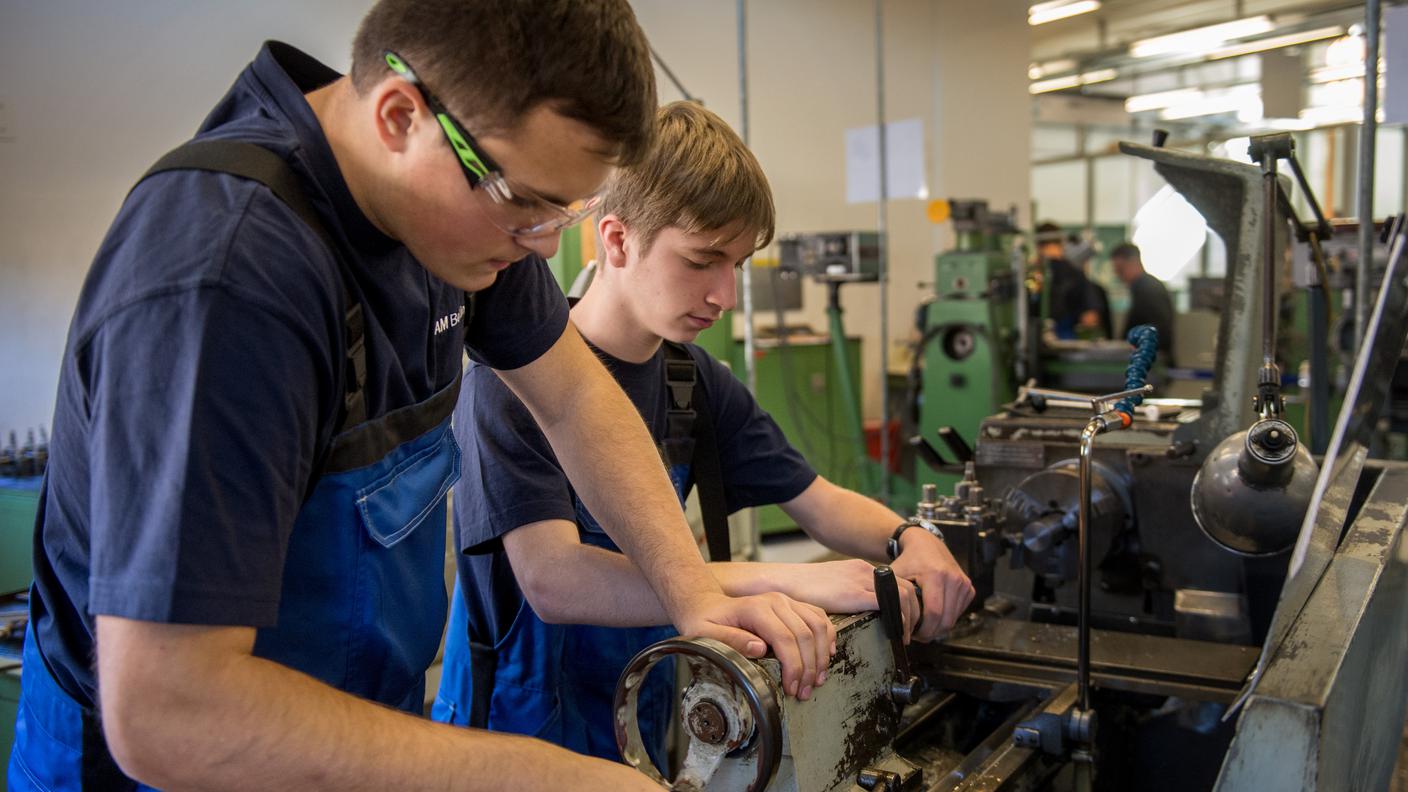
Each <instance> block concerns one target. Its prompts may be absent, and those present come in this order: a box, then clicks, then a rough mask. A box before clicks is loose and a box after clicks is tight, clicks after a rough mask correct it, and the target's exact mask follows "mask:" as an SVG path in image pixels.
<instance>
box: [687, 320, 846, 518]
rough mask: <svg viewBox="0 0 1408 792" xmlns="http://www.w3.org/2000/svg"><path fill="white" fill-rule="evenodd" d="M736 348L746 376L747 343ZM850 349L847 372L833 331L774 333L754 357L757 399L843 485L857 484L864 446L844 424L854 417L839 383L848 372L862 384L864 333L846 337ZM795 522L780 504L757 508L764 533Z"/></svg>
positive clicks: (738, 368)
mask: <svg viewBox="0 0 1408 792" xmlns="http://www.w3.org/2000/svg"><path fill="white" fill-rule="evenodd" d="M731 349H732V353H733V354H732V358H731V359H730V365H731V366H732V368H733V371H734V373H735V374H736V375H738V377H739V378H740V379H742V377H743V366H744V358H743V356H744V354H745V352H744V348H743V344H741V343H738V342H737V341H734V342H733V343H732V344H731ZM711 351H712V350H711ZM845 354H846V357H847V362H848V364H849V365H848V366H847V371H845V372H842V371H841V370H840V369H839V368H838V366H837V362H836V355H835V354H834V347H833V346H832V340H831V339H830V338H829V337H828V336H818V335H814V334H805V335H802V334H793V335H789V336H788V338H787V339H786V342H785V343H784V342H783V341H781V340H780V339H779V338H777V337H775V336H774V337H763V338H759V339H757V342H756V348H755V350H754V358H753V361H754V371H755V373H756V375H757V393H756V397H757V399H758V404H759V406H761V407H762V408H763V409H764V410H767V412H768V414H770V415H771V416H772V418H773V420H774V421H776V422H777V425H778V427H779V428H780V429H782V433H783V434H784V435H786V436H787V441H788V442H789V443H791V444H792V446H793V447H794V448H796V449H797V450H798V451H800V452H801V453H802V455H803V456H804V457H806V459H807V462H808V463H809V464H810V465H811V466H812V468H814V469H815V470H816V472H817V473H818V474H820V475H822V476H825V477H826V478H827V480H829V481H832V482H834V483H836V484H838V485H840V486H842V487H854V486H856V481H857V479H858V473H859V466H860V464H861V463H860V461H859V460H860V455H861V452H862V450H863V449H862V447H860V446H858V445H856V444H855V441H854V440H853V438H852V437H851V436H850V435H849V434H848V433H847V432H846V431H845V430H844V428H843V427H845V426H848V425H849V420H850V417H849V414H848V409H849V408H848V406H847V402H846V400H845V398H843V396H842V395H841V387H840V385H841V382H842V377H848V378H849V380H850V386H851V388H852V389H853V391H852V392H855V390H857V389H859V387H860V381H859V380H860V377H859V372H860V339H859V338H847V339H846V341H845ZM796 527H797V524H796V523H795V522H794V521H793V520H792V518H791V517H788V516H787V514H786V513H785V512H783V511H782V509H780V508H778V507H776V506H765V507H762V508H760V509H758V532H759V533H761V534H764V535H766V534H771V533H778V532H782V531H790V530H793V529H795V528H796Z"/></svg>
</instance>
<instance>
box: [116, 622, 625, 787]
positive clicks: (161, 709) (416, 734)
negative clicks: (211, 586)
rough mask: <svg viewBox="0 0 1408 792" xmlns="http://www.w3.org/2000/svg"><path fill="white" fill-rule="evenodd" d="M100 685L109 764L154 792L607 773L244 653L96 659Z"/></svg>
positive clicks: (552, 778)
mask: <svg viewBox="0 0 1408 792" xmlns="http://www.w3.org/2000/svg"><path fill="white" fill-rule="evenodd" d="M164 626H165V625H164ZM100 635H101V634H100ZM99 646H100V653H101V652H102V648H101V647H102V644H101V643H100V645H99ZM180 650H181V647H180V646H179V644H178V643H173V644H170V645H163V644H162V643H161V639H158V642H157V644H156V645H154V646H149V647H147V649H145V650H139V651H140V652H141V653H142V654H143V655H144V658H143V661H144V662H147V661H150V660H160V659H161V658H163V657H164V656H167V655H171V656H175V655H177V654H178V653H179V652H180ZM153 665H154V664H153ZM115 668H118V670H114V669H115ZM104 671H106V672H108V673H102V672H104ZM100 680H101V690H102V706H103V711H104V727H105V732H106V733H107V736H108V740H109V743H110V746H111V747H112V749H113V753H114V756H115V757H116V758H117V759H118V761H119V763H120V765H121V766H122V767H123V769H124V770H125V771H126V772H128V773H129V774H131V775H133V776H134V777H136V778H138V779H140V780H142V781H143V782H145V783H148V784H151V785H153V786H157V787H162V788H180V789H201V790H204V789H209V790H223V789H275V788H279V789H313V788H319V789H342V790H362V789H365V790H381V789H406V790H420V789H424V790H477V789H484V790H489V789H502V788H504V787H505V786H508V787H511V788H514V789H531V790H556V789H564V788H570V787H572V786H574V785H575V784H578V783H580V781H581V779H582V777H583V776H584V774H585V775H587V776H590V777H596V776H594V775H592V774H594V773H597V772H602V771H605V772H607V773H608V774H609V773H611V767H610V766H609V765H606V763H598V762H594V761H593V760H588V759H585V758H583V757H579V756H575V755H573V754H570V753H569V752H567V751H564V750H561V749H559V748H556V747H553V746H549V745H547V744H546V743H542V742H539V741H536V740H531V739H527V738H522V737H516V736H507V735H500V734H492V733H489V732H483V731H470V730H464V729H458V728H455V727H451V726H446V725H442V724H437V723H433V722H431V721H427V720H424V719H421V718H416V717H413V716H411V715H408V714H406V713H403V712H400V711H397V710H392V709H388V708H385V707H381V706H378V705H376V704H372V703H370V702H368V701H365V700H362V699H358V698H355V697H353V696H351V695H349V694H346V693H342V692H339V691H337V690H334V689H333V688H331V687H328V686H327V685H324V684H323V683H321V682H319V681H317V680H315V679H313V678H311V677H308V676H306V675H304V674H301V673H299V672H297V671H294V670H292V669H289V668H287V667H285V666H281V665H279V664H277V663H274V662H271V661H268V660H264V659H261V658H257V657H253V656H250V655H243V656H233V657H226V658H223V659H221V660H220V661H219V662H215V663H208V664H205V665H203V666H202V667H200V670H199V673H192V672H190V671H189V670H188V671H183V670H182V666H181V664H180V663H178V662H172V663H171V664H170V667H169V668H166V669H162V670H161V671H155V670H153V671H145V672H143V671H139V670H134V669H133V666H132V664H128V665H127V667H126V668H125V669H121V668H119V667H118V666H114V665H112V664H107V665H106V666H105V665H104V663H103V662H102V659H101V657H100ZM154 681H155V682H156V683H155V684H153V682H154ZM598 765H600V766H598ZM602 777H603V778H605V777H606V776H602Z"/></svg>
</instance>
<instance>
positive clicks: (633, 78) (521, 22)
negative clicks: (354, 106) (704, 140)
mask: <svg viewBox="0 0 1408 792" xmlns="http://www.w3.org/2000/svg"><path fill="white" fill-rule="evenodd" d="M388 49H389V50H392V51H394V52H395V53H396V54H398V55H400V56H402V57H404V58H405V59H406V60H407V61H408V62H409V63H410V64H411V67H412V68H413V69H415V70H416V74H417V76H419V77H420V78H421V79H422V80H424V81H425V83H426V85H427V86H429V87H430V88H431V90H433V91H434V92H435V93H436V94H438V95H439V96H440V98H441V99H442V100H443V101H444V102H445V103H446V104H447V105H448V106H449V109H450V110H451V112H453V113H455V114H456V115H457V116H459V117H460V118H462V119H463V120H464V122H465V123H466V124H468V125H470V127H471V129H470V131H471V132H473V133H475V134H481V135H482V134H492V133H495V132H505V131H508V130H511V129H513V128H514V127H515V126H516V125H517V124H518V122H519V121H520V119H521V118H522V117H523V116H524V114H526V113H528V112H529V111H531V110H533V109H534V108H536V107H538V106H539V105H542V104H545V103H546V104H549V105H550V106H552V107H553V109H554V110H556V111H558V112H560V113H561V114H562V115H564V116H566V117H568V118H572V119H576V120H578V121H581V122H582V123H584V124H586V125H587V126H589V127H591V128H592V129H593V130H594V131H595V132H596V133H597V134H598V135H600V136H601V137H602V138H603V139H604V140H606V142H607V143H608V144H610V145H612V146H613V148H614V151H612V152H611V158H612V160H613V161H615V162H616V163H618V164H623V165H624V164H630V163H632V162H635V161H637V160H638V159H640V157H641V156H642V155H643V154H644V152H645V151H646V149H647V148H648V147H649V145H650V141H651V138H652V136H653V134H654V129H655V104H656V99H655V68H654V66H653V65H652V64H651V62H650V47H649V45H648V44H647V43H646V40H645V33H644V32H643V31H642V30H641V29H640V25H639V24H638V23H637V22H636V18H635V13H634V12H632V11H631V7H630V5H629V4H627V2H626V0H380V2H378V3H377V4H376V5H375V6H373V7H372V9H371V11H369V12H367V15H366V16H365V17H363V18H362V24H361V27H359V28H358V30H357V37H356V39H355V40H354V42H353V45H352V83H353V85H354V86H355V87H356V89H357V90H358V91H359V92H365V91H367V90H368V89H370V88H371V87H372V86H373V85H376V84H377V83H378V82H379V81H380V80H381V79H382V78H384V77H386V76H387V75H388V74H390V73H391V71H390V68H389V67H387V65H386V62H385V60H384V59H383V58H382V52H383V51H384V50H388Z"/></svg>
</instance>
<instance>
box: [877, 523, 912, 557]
mask: <svg viewBox="0 0 1408 792" xmlns="http://www.w3.org/2000/svg"><path fill="white" fill-rule="evenodd" d="M919 527H921V526H920V525H919V523H917V522H915V521H914V520H905V521H904V522H902V523H900V524H899V527H897V528H895V532H894V533H892V534H890V539H889V541H887V542H886V543H885V555H887V556H889V557H890V560H891V561H894V560H895V559H896V558H899V557H900V534H903V533H904V532H905V531H908V530H909V529H910V528H919Z"/></svg>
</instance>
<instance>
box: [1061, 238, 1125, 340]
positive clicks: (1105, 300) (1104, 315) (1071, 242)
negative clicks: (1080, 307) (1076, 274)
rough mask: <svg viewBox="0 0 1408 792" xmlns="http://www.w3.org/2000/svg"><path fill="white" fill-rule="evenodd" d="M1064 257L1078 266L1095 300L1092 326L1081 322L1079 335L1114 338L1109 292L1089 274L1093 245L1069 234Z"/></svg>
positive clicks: (1093, 256) (1093, 252) (1092, 257)
mask: <svg viewBox="0 0 1408 792" xmlns="http://www.w3.org/2000/svg"><path fill="white" fill-rule="evenodd" d="M1066 258H1067V260H1069V261H1070V262H1071V263H1072V264H1074V265H1075V266H1077V267H1079V268H1080V271H1081V274H1082V275H1084V276H1085V279H1086V281H1088V282H1089V283H1090V294H1091V296H1092V297H1093V298H1094V300H1095V315H1096V317H1097V321H1096V323H1095V325H1094V326H1093V327H1092V326H1091V325H1090V324H1089V322H1088V321H1086V322H1082V323H1081V325H1080V330H1081V333H1080V335H1081V336H1082V337H1085V338H1090V337H1092V336H1093V335H1095V334H1098V337H1099V338H1114V337H1115V323H1114V319H1113V318H1111V316H1110V293H1109V292H1108V291H1107V290H1106V289H1105V287H1104V286H1103V285H1101V283H1100V282H1099V281H1097V280H1095V279H1094V278H1092V277H1091V276H1090V262H1091V261H1093V260H1094V259H1095V246H1094V245H1093V244H1092V243H1091V242H1090V240H1087V239H1081V238H1080V237H1079V236H1078V235H1076V234H1071V235H1070V236H1068V237H1067V238H1066Z"/></svg>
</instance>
